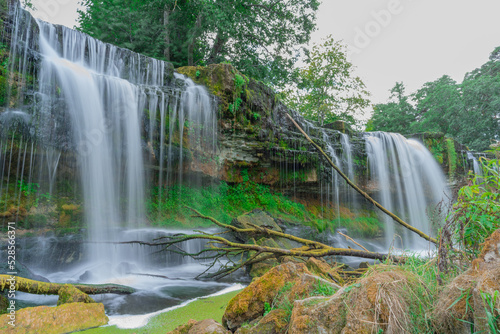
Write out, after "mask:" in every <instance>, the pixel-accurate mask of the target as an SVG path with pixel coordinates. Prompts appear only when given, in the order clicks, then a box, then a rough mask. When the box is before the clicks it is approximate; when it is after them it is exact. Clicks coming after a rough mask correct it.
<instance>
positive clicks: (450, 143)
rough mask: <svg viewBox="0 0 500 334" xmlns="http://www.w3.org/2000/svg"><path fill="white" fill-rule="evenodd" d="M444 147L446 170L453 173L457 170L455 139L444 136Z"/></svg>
mask: <svg viewBox="0 0 500 334" xmlns="http://www.w3.org/2000/svg"><path fill="white" fill-rule="evenodd" d="M446 149H447V156H448V168H449V169H448V170H449V173H450V175H454V174H455V171H456V170H457V151H456V150H455V141H454V140H453V139H451V138H446Z"/></svg>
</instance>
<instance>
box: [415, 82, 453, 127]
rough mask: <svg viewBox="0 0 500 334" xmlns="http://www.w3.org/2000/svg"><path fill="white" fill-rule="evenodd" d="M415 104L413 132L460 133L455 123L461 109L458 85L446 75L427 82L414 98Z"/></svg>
mask: <svg viewBox="0 0 500 334" xmlns="http://www.w3.org/2000/svg"><path fill="white" fill-rule="evenodd" d="M414 101H415V102H416V104H417V123H415V124H413V126H412V131H413V132H442V133H444V134H446V135H450V136H456V135H457V133H458V132H459V131H460V125H459V124H460V123H459V122H457V117H459V115H460V113H461V110H462V109H463V105H462V100H461V96H460V87H459V85H458V84H457V83H456V82H455V80H453V79H452V78H450V77H449V76H447V75H444V76H442V77H441V78H439V79H437V80H436V81H432V82H427V83H425V84H424V86H423V87H422V88H420V89H419V90H418V91H417V93H416V94H415V96H414Z"/></svg>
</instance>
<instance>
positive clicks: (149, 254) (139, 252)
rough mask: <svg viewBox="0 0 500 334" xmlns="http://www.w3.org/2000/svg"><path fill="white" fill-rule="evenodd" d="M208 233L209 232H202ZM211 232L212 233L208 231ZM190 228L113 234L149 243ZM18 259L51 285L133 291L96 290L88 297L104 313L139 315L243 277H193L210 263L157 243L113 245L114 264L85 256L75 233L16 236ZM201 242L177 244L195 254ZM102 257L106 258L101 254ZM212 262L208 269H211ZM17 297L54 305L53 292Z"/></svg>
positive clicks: (31, 303) (230, 284) (83, 245)
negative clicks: (117, 259)
mask: <svg viewBox="0 0 500 334" xmlns="http://www.w3.org/2000/svg"><path fill="white" fill-rule="evenodd" d="M207 232H209V231H207ZM211 232H213V231H211ZM179 233H193V231H192V230H163V229H138V230H126V231H121V232H119V233H117V234H118V235H120V238H121V239H122V240H124V241H138V240H140V241H144V242H153V241H154V240H155V239H157V238H161V237H165V236H168V235H174V234H179ZM19 244H20V249H19V254H18V256H19V258H20V260H21V262H22V263H23V264H24V265H26V266H27V267H28V268H29V270H30V271H31V272H32V273H33V274H35V275H39V276H41V277H44V278H46V279H47V280H49V281H50V282H54V283H84V284H109V283H113V284H120V285H125V286H128V287H132V288H134V289H136V290H137V291H136V292H135V293H132V294H130V295H117V294H100V295H94V296H92V298H93V299H94V300H95V301H96V302H100V303H103V304H104V306H105V309H106V313H107V314H108V315H110V316H115V315H143V314H148V313H152V312H157V311H160V310H164V309H166V308H170V307H173V306H177V305H180V304H182V303H185V302H187V301H189V300H192V299H194V298H198V297H202V296H207V295H212V294H214V293H218V292H221V291H225V290H227V289H231V287H234V286H240V285H239V284H237V283H236V281H238V282H241V281H247V280H248V279H247V278H245V277H239V276H233V277H231V278H229V279H227V280H225V281H224V282H215V281H208V280H200V279H196V277H197V276H198V275H200V274H201V273H203V272H204V271H205V270H207V268H208V266H209V265H210V264H211V262H197V261H194V260H193V259H191V258H190V257H185V256H184V257H183V256H181V255H179V254H176V253H172V252H161V251H160V250H161V248H160V247H150V246H141V245H137V244H126V245H120V244H118V245H113V246H111V247H114V248H115V251H116V252H117V253H119V254H121V255H123V256H121V261H120V262H119V263H111V262H108V261H107V260H105V261H103V262H99V261H95V259H92V260H91V261H88V260H87V259H86V258H85V254H88V251H86V248H87V247H92V246H93V244H92V243H86V242H81V241H80V237H79V236H64V237H55V236H48V237H28V238H20V239H19ZM204 246H205V243H204V242H203V241H196V240H195V241H189V242H185V243H183V245H181V246H180V247H182V248H183V249H184V250H185V251H188V252H198V251H200V250H201V249H202V248H203V247H204ZM103 259H106V257H103ZM217 268H218V266H214V267H213V268H212V269H210V270H211V271H214V270H217ZM18 300H19V301H20V302H22V303H23V304H26V306H38V305H51V306H52V305H56V304H57V300H58V296H57V295H54V296H43V295H32V294H27V293H19V294H18Z"/></svg>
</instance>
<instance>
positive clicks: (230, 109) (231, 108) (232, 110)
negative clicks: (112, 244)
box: [228, 97, 243, 115]
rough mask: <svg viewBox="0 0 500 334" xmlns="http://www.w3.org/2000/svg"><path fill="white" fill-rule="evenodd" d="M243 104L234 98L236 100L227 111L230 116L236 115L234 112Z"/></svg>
mask: <svg viewBox="0 0 500 334" xmlns="http://www.w3.org/2000/svg"><path fill="white" fill-rule="evenodd" d="M242 102H243V100H242V99H241V98H240V97H238V98H236V100H235V101H234V103H231V104H230V105H229V106H228V110H229V112H230V113H231V114H233V115H234V114H236V112H237V111H238V110H239V109H240V106H241V103H242Z"/></svg>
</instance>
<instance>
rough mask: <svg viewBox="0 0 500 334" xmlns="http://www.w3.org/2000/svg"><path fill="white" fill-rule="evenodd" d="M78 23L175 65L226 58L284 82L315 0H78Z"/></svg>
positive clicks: (306, 34) (304, 39)
mask: <svg viewBox="0 0 500 334" xmlns="http://www.w3.org/2000/svg"><path fill="white" fill-rule="evenodd" d="M82 5H83V7H84V9H82V10H80V11H79V19H78V23H79V27H78V29H79V30H81V31H83V32H85V33H88V34H89V35H91V36H92V37H95V38H98V39H100V40H103V41H105V42H108V43H112V44H115V45H117V46H120V47H125V48H128V49H131V50H132V51H135V52H139V53H143V54H145V55H147V56H151V57H155V58H159V59H165V60H169V61H171V62H172V63H173V64H174V66H176V67H179V66H185V65H208V64H214V63H221V62H229V61H230V62H231V63H232V64H233V65H234V66H235V67H237V68H238V69H239V70H240V71H241V72H242V73H244V74H246V75H248V76H251V77H254V78H257V79H259V80H261V81H264V82H266V83H272V84H274V85H278V86H284V85H285V83H286V82H287V81H288V79H289V76H290V69H291V68H293V65H294V64H295V62H296V61H297V58H296V53H297V50H299V49H300V48H301V47H303V46H304V45H306V44H307V43H308V42H309V39H310V35H311V32H312V31H313V30H314V29H315V20H316V11H317V9H318V6H319V1H318V0H306V1H301V0H290V1H286V2H285V1H270V0H256V1H251V2H249V1H246V0H236V1H233V2H231V4H228V2H227V1H223V0H214V1H205V0H145V1H139V0H83V2H82Z"/></svg>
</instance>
